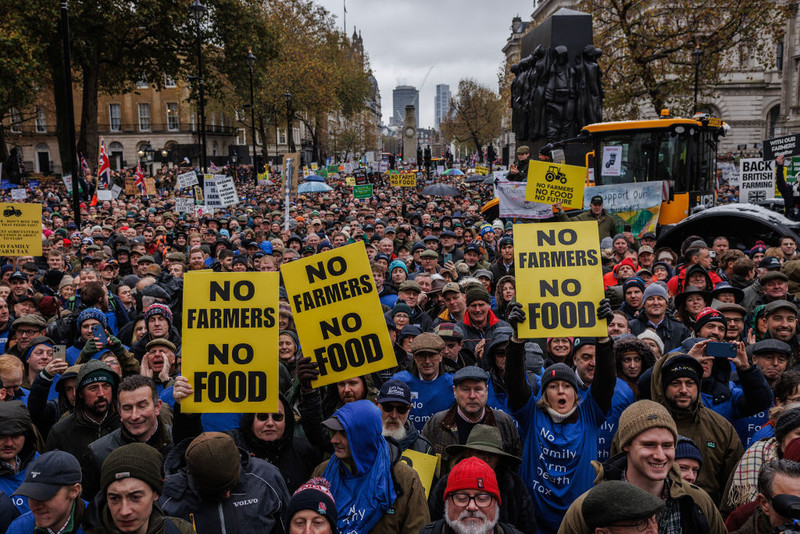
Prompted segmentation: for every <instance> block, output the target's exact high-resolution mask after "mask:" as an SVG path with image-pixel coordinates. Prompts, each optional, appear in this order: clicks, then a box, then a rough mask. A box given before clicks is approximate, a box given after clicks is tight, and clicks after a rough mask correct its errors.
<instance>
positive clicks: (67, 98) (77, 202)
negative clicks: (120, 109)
mask: <svg viewBox="0 0 800 534" xmlns="http://www.w3.org/2000/svg"><path fill="white" fill-rule="evenodd" d="M61 40H62V42H61V46H62V47H63V48H64V50H63V53H64V81H65V83H64V107H65V110H66V112H67V116H66V129H67V139H68V140H69V161H68V162H64V163H67V164H69V170H70V172H72V218H73V219H74V221H75V224H76V225H77V226H78V229H80V227H81V198H80V194H79V192H78V190H79V187H80V186H79V183H78V155H77V154H76V153H75V149H76V142H75V108H74V105H73V101H72V55H71V47H72V45H71V42H70V37H69V4H68V2H67V0H62V2H61ZM65 166H66V165H65ZM65 174H66V173H65Z"/></svg>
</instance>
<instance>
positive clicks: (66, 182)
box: [61, 174, 72, 193]
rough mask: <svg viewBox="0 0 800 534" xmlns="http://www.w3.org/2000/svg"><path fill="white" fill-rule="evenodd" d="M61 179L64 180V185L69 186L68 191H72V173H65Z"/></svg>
mask: <svg viewBox="0 0 800 534" xmlns="http://www.w3.org/2000/svg"><path fill="white" fill-rule="evenodd" d="M61 181H62V182H64V187H66V188H67V193H72V175H71V174H65V175H64V176H62V177H61Z"/></svg>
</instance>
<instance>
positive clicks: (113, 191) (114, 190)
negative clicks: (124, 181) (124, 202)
mask: <svg viewBox="0 0 800 534" xmlns="http://www.w3.org/2000/svg"><path fill="white" fill-rule="evenodd" d="M120 193H122V188H121V187H120V186H118V185H117V184H114V185H112V186H111V198H119V195H120Z"/></svg>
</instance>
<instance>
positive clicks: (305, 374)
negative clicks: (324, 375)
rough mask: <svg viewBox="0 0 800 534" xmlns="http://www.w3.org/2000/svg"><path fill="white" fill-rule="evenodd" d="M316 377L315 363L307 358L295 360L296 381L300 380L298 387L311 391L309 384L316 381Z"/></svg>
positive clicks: (317, 372) (317, 370) (317, 374)
mask: <svg viewBox="0 0 800 534" xmlns="http://www.w3.org/2000/svg"><path fill="white" fill-rule="evenodd" d="M318 376H319V369H317V362H315V361H313V360H311V358H309V357H305V358H300V359H299V360H297V379H298V380H300V386H301V387H302V388H303V389H304V390H309V389H312V386H311V382H312V381H314V380H316V379H317V377H318Z"/></svg>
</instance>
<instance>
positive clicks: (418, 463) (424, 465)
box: [403, 449, 442, 498]
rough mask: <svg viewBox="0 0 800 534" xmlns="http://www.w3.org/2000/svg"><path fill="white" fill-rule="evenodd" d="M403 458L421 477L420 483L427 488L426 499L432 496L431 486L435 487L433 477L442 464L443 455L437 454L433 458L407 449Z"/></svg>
mask: <svg viewBox="0 0 800 534" xmlns="http://www.w3.org/2000/svg"><path fill="white" fill-rule="evenodd" d="M403 458H405V459H407V460H408V463H409V465H410V466H411V468H412V469H413V470H414V471H416V472H417V475H419V481H420V482H422V487H423V488H425V497H426V498H427V497H428V496H430V494H431V486H432V485H433V475H435V474H436V470H437V469H438V467H439V462H441V460H442V457H441V455H439V454H437V455H436V456H432V455H430V454H425V453H422V452H417V451H412V450H411V449H406V450H404V451H403Z"/></svg>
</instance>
